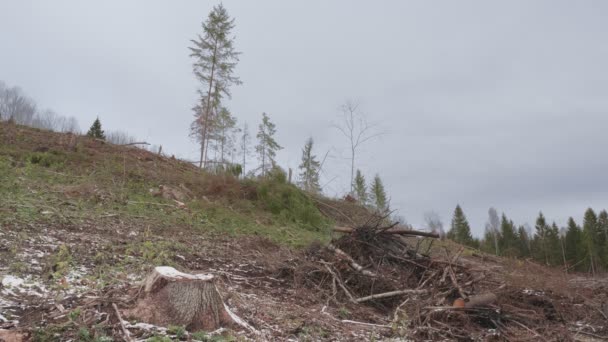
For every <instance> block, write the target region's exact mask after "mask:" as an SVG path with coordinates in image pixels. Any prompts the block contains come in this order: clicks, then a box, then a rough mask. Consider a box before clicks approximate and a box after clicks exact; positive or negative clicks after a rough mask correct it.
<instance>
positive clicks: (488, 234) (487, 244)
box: [480, 224, 498, 255]
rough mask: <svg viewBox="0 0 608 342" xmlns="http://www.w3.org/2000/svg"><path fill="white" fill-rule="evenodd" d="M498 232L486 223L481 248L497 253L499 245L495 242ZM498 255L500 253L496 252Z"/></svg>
mask: <svg viewBox="0 0 608 342" xmlns="http://www.w3.org/2000/svg"><path fill="white" fill-rule="evenodd" d="M495 236H496V233H495V232H494V230H493V229H492V228H491V227H490V226H489V225H488V224H486V227H485V230H484V234H483V240H481V245H480V248H481V250H482V251H484V252H486V253H490V254H495V253H496V251H497V246H496V245H495V244H494V240H495ZM496 255H498V254H496Z"/></svg>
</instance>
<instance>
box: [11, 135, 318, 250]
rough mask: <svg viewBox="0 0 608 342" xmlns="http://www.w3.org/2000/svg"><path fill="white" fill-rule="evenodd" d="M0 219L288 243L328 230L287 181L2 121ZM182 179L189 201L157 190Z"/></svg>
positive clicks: (176, 184)
mask: <svg viewBox="0 0 608 342" xmlns="http://www.w3.org/2000/svg"><path fill="white" fill-rule="evenodd" d="M0 175H1V178H0V199H1V201H0V224H2V225H9V224H11V223H28V222H38V223H40V222H49V223H51V222H52V223H62V224H79V223H82V222H84V221H88V220H104V219H105V218H111V217H119V218H120V219H121V220H122V221H125V222H132V223H133V224H136V225H146V226H151V227H152V228H164V229H174V228H176V227H178V228H179V229H180V230H184V229H186V230H187V231H189V232H191V233H192V234H229V235H243V234H245V235H251V234H255V235H262V236H266V237H268V238H269V239H271V240H273V241H275V242H277V243H279V244H286V245H291V246H303V245H307V244H308V243H310V242H311V241H313V240H326V239H327V238H328V230H327V227H328V224H329V220H327V219H325V218H324V217H322V216H321V215H320V213H319V212H318V211H317V210H316V208H313V207H314V205H312V202H311V201H310V200H309V199H308V198H306V196H305V195H304V194H303V193H301V192H300V191H298V190H297V189H295V187H292V186H290V185H287V184H276V183H272V182H255V181H250V182H246V183H243V182H239V181H237V180H235V179H234V178H232V177H229V176H217V175H210V174H205V173H202V172H201V171H200V170H198V169H196V168H195V167H193V166H191V165H189V164H187V163H183V162H179V161H177V160H174V159H172V158H165V157H159V156H156V155H154V154H152V153H150V152H147V151H143V150H140V149H137V148H133V147H121V146H114V145H110V144H103V143H100V142H98V141H94V140H91V139H87V138H86V137H78V138H77V139H76V141H75V143H74V140H71V138H70V137H69V136H67V135H64V134H58V133H51V132H45V131H40V130H35V129H30V128H26V127H21V126H9V125H7V124H0ZM159 185H168V186H172V187H179V186H180V185H183V186H184V187H185V188H186V189H187V191H188V192H190V193H191V194H192V196H191V197H190V198H189V199H188V200H186V201H185V202H186V205H187V207H188V208H187V209H185V210H184V209H178V208H176V207H175V206H174V205H175V202H173V201H171V200H167V199H162V198H160V197H153V196H152V195H151V193H150V189H155V188H158V186H159Z"/></svg>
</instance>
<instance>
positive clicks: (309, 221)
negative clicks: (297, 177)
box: [256, 174, 329, 231]
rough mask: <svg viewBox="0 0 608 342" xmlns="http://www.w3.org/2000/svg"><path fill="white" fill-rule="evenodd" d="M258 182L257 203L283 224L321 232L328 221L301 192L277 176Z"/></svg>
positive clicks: (325, 227) (327, 224)
mask: <svg viewBox="0 0 608 342" xmlns="http://www.w3.org/2000/svg"><path fill="white" fill-rule="evenodd" d="M275 176H276V177H274V178H270V177H269V179H267V180H262V181H260V182H259V184H258V187H257V191H256V192H257V199H258V201H259V202H260V203H261V204H262V205H263V206H264V207H265V209H267V210H268V211H270V212H271V213H273V214H274V215H276V216H277V218H278V219H279V220H281V221H282V222H284V223H295V224H298V225H300V226H302V227H304V228H306V229H309V230H315V231H322V230H325V229H327V227H328V226H329V220H328V219H327V218H326V217H325V216H323V215H322V214H321V212H319V209H317V207H316V206H315V204H314V202H313V201H312V199H311V198H310V197H308V195H306V194H305V193H304V192H303V191H302V190H300V189H298V188H297V187H296V186H294V185H293V184H288V183H286V182H285V179H284V178H282V177H281V176H280V175H279V174H277V175H275Z"/></svg>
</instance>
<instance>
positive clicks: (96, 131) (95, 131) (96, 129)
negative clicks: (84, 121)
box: [87, 117, 106, 140]
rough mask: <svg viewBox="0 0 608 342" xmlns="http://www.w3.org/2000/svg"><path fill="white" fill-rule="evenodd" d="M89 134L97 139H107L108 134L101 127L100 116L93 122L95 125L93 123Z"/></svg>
mask: <svg viewBox="0 0 608 342" xmlns="http://www.w3.org/2000/svg"><path fill="white" fill-rule="evenodd" d="M87 135H88V136H89V137H92V138H95V139H101V140H106V135H105V134H104V131H103V130H102V129H101V122H100V121H99V117H98V118H97V119H95V121H94V122H93V125H91V128H89V131H88V132H87Z"/></svg>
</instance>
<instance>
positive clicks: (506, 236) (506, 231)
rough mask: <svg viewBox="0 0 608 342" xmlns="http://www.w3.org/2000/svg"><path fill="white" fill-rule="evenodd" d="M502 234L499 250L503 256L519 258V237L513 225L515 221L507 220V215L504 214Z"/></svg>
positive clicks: (501, 226) (501, 223)
mask: <svg viewBox="0 0 608 342" xmlns="http://www.w3.org/2000/svg"><path fill="white" fill-rule="evenodd" d="M500 232H501V234H500V239H499V248H500V251H501V255H504V256H510V257H515V256H517V254H518V250H517V242H518V237H517V233H516V232H515V225H514V224H513V221H510V220H508V219H507V216H506V215H505V214H502V219H501V221H500Z"/></svg>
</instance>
